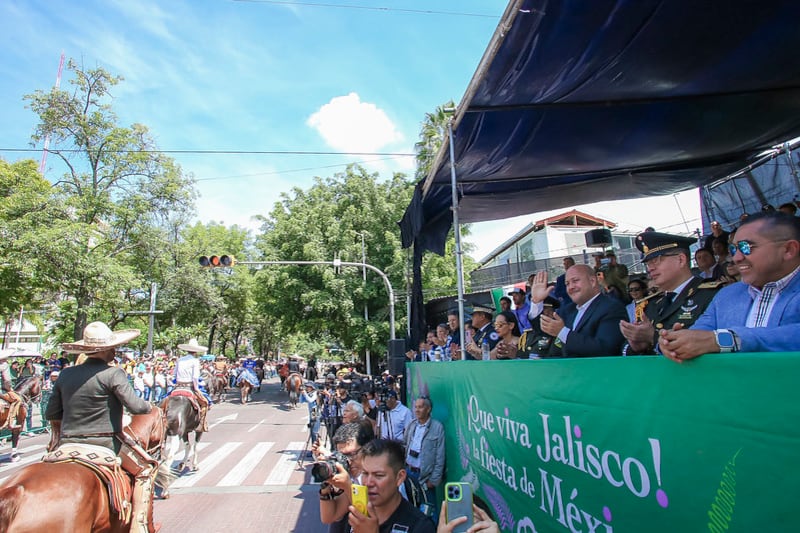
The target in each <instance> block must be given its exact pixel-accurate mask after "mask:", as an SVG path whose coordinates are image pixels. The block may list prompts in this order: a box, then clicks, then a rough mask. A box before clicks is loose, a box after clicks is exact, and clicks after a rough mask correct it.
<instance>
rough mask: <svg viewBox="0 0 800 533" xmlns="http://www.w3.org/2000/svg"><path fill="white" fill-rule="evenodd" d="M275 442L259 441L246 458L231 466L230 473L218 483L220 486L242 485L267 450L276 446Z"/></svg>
mask: <svg viewBox="0 0 800 533" xmlns="http://www.w3.org/2000/svg"><path fill="white" fill-rule="evenodd" d="M274 445H275V443H274V442H259V443H258V444H256V445H255V446H254V447H253V449H252V450H250V451H249V452H247V455H245V456H244V459H242V460H241V461H239V462H238V463H237V464H236V466H234V467H233V468H231V470H230V472H228V475H226V476H225V477H224V478H222V481H220V482H219V483H217V486H218V487H235V486H238V485H241V484H242V482H243V481H244V480H245V478H247V475H248V474H249V473H250V472H251V471H252V470H253V468H255V467H256V465H257V464H258V463H259V461H261V459H262V458H263V457H264V456H265V455H266V454H267V452H268V451H269V450H270V449H271V448H272V446H274Z"/></svg>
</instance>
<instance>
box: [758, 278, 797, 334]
mask: <svg viewBox="0 0 800 533" xmlns="http://www.w3.org/2000/svg"><path fill="white" fill-rule="evenodd" d="M798 271H800V267H798V268H795V269H794V270H793V271H792V272H791V273H789V274H788V275H786V276H784V277H783V278H781V279H779V280H778V281H772V282H770V283H767V284H766V285H764V287H762V288H761V289H760V290H759V289H757V288H755V287H753V286H748V291H749V292H750V297H751V298H752V299H753V305H752V306H751V307H750V314H749V315H748V317H747V327H748V328H763V327H766V325H767V324H768V323H769V316H770V314H771V313H772V308H773V307H775V301H776V300H777V299H778V297H779V296H780V295H781V292H783V290H784V289H786V287H787V286H788V285H789V283H791V281H792V280H793V279H794V277H795V276H796V275H797V272H798Z"/></svg>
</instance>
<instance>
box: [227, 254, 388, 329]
mask: <svg viewBox="0 0 800 533" xmlns="http://www.w3.org/2000/svg"><path fill="white" fill-rule="evenodd" d="M236 264H237V265H247V266H265V265H330V266H332V267H334V268H337V267H340V266H352V267H359V268H365V269H366V268H368V269H370V270H372V271H373V272H375V273H376V274H378V275H379V276H380V277H381V279H382V280H383V283H384V285H386V291H387V292H388V293H389V340H395V331H394V289H393V288H392V283H391V282H390V281H389V276H387V275H386V274H385V273H384V272H383V271H382V270H380V269H379V268H377V267H374V266H372V265H370V264H367V263H352V262H350V261H341V260H339V259H334V260H333V261H237V263H236Z"/></svg>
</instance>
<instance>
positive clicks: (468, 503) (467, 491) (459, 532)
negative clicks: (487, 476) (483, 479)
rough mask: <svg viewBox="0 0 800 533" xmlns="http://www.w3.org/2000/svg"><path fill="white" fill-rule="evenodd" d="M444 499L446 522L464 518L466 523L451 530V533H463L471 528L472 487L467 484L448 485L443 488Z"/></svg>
mask: <svg viewBox="0 0 800 533" xmlns="http://www.w3.org/2000/svg"><path fill="white" fill-rule="evenodd" d="M444 498H445V500H447V517H446V522H450V521H451V520H455V519H456V518H458V517H459V516H466V517H467V521H466V522H464V523H463V524H459V525H457V526H456V527H455V528H454V529H453V533H465V532H466V531H467V530H468V529H469V528H471V527H472V486H471V485H470V484H469V483H456V482H453V483H448V484H447V485H445V486H444Z"/></svg>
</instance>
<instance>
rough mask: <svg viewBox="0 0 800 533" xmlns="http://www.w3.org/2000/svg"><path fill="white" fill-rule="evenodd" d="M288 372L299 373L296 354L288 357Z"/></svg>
mask: <svg viewBox="0 0 800 533" xmlns="http://www.w3.org/2000/svg"><path fill="white" fill-rule="evenodd" d="M289 373H290V374H292V373H297V374H299V373H300V363H298V362H297V356H294V355H293V356H292V357H290V358H289Z"/></svg>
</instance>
